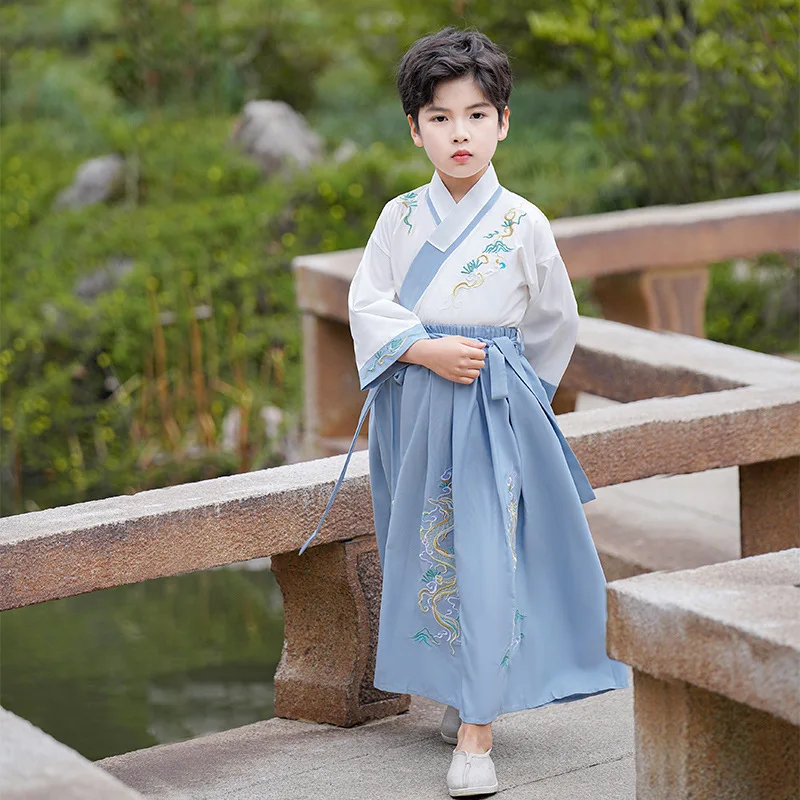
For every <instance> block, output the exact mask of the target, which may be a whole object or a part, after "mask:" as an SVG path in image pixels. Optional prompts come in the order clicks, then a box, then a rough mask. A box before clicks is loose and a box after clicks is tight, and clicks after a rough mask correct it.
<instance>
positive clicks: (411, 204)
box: [400, 192, 417, 233]
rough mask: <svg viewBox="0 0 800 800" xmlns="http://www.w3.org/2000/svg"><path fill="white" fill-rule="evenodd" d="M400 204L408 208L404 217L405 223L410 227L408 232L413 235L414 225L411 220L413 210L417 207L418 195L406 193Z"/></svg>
mask: <svg viewBox="0 0 800 800" xmlns="http://www.w3.org/2000/svg"><path fill="white" fill-rule="evenodd" d="M400 203H401V204H402V205H404V206H405V207H406V215H405V216H404V217H403V222H405V224H406V225H408V232H409V233H411V229H412V228H413V224H412V223H411V222H410V221H409V220H410V218H411V210H412V209H414V208H416V207H417V193H416V192H406V194H404V195H402V196H401V197H400Z"/></svg>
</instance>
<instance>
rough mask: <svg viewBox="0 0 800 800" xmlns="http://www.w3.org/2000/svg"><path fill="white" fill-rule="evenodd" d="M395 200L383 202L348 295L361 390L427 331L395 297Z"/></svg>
mask: <svg viewBox="0 0 800 800" xmlns="http://www.w3.org/2000/svg"><path fill="white" fill-rule="evenodd" d="M396 206H397V203H395V202H393V201H390V202H389V203H387V204H386V206H384V209H383V211H382V212H381V215H380V216H379V217H378V221H377V223H376V224H375V229H374V230H373V231H372V234H371V235H370V237H369V240H368V241H367V245H366V247H365V248H364V254H363V256H362V258H361V262H360V263H359V265H358V269H357V270H356V273H355V275H354V276H353V281H352V283H351V284H350V291H349V294H348V311H349V316H350V332H351V333H352V336H353V345H354V347H355V355H356V366H357V367H358V377H359V382H360V385H361V388H362V389H371V388H373V387H375V386H377V385H378V384H379V383H380V382H381V381H382V380H385V379H386V378H387V377H389V375H390V374H391V373H392V372H393V371H395V368H396V365H397V359H398V358H400V356H402V355H403V353H405V351H406V350H408V348H409V347H411V345H412V344H414V342H417V341H419V340H420V339H428V338H430V337H429V336H428V333H427V331H426V330H425V328H424V326H423V325H422V323H421V322H420V320H419V318H418V317H417V316H416V314H414V313H413V312H412V311H409V310H408V309H407V308H405V307H404V306H402V305H400V303H399V302H398V300H397V291H396V289H395V285H394V280H393V277H392V265H391V258H390V256H389V253H390V247H391V235H392V231H393V229H394V223H396V222H397V221H399V217H398V220H395V217H396V216H398V211H399V209H398V208H396Z"/></svg>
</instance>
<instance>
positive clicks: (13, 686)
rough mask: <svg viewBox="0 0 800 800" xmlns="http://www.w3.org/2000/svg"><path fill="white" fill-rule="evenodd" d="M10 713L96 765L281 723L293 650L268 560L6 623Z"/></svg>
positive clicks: (45, 607) (5, 618)
mask: <svg viewBox="0 0 800 800" xmlns="http://www.w3.org/2000/svg"><path fill="white" fill-rule="evenodd" d="M0 644H2V647H1V648H0V705H2V706H4V707H5V708H7V709H8V710H9V711H13V712H14V713H15V714H18V715H19V716H21V717H24V718H25V719H27V720H28V721H30V722H32V723H33V724H34V725H36V726H37V727H39V728H41V729H42V730H44V731H46V732H47V733H49V734H50V735H51V736H53V737H55V738H56V739H58V740H59V741H60V742H63V743H64V744H66V745H68V746H70V747H72V748H74V749H75V750H77V751H78V752H79V753H81V754H82V755H84V756H86V757H87V758H89V759H92V760H96V759H99V758H105V757H106V756H110V755H116V754H118V753H125V752H128V751H130V750H137V749H139V748H142V747H150V746H152V745H155V744H162V743H165V742H174V741H179V740H182V739H189V738H192V737H195V736H199V735H201V734H205V733H212V732H216V731H221V730H227V729H230V728H235V727H238V726H240V725H247V724H248V723H251V722H256V721H258V720H262V719H268V718H270V717H272V716H273V715H274V708H273V701H274V690H273V676H274V674H275V669H276V667H277V665H278V661H279V660H280V655H281V647H282V644H283V604H282V598H281V593H280V589H279V587H278V585H277V582H276V580H275V577H274V575H273V573H272V572H271V571H270V569H269V566H268V563H267V562H266V560H264V559H261V560H259V561H257V562H246V563H244V564H237V565H233V566H232V567H225V568H221V569H214V570H208V571H205V572H196V573H192V574H188V575H179V576H176V577H172V578H160V579H158V580H152V581H145V582H144V583H139V584H134V585H131V586H119V587H116V588H114V589H106V590H104V591H99V592H92V593H90V594H84V595H79V596H77V597H70V598H65V599H64V600H54V601H52V602H49V603H41V604H39V605H35V606H28V607H27V608H20V609H14V610H11V611H5V612H3V613H2V614H0Z"/></svg>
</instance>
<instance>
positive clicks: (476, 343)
mask: <svg viewBox="0 0 800 800" xmlns="http://www.w3.org/2000/svg"><path fill="white" fill-rule="evenodd" d="M461 342H462V344H466V345H469V346H470V347H477V348H479V349H480V348H484V347H486V342H479V341H478V340H477V339H467V337H466V336H462V337H461Z"/></svg>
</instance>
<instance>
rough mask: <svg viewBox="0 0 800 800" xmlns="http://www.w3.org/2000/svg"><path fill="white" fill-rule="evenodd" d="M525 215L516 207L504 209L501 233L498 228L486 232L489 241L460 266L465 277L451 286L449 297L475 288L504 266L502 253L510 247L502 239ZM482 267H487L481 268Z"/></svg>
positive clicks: (511, 231)
mask: <svg viewBox="0 0 800 800" xmlns="http://www.w3.org/2000/svg"><path fill="white" fill-rule="evenodd" d="M525 216H527V212H523V213H520V211H519V209H517V208H512V209H509V210H508V211H506V213H505V214H504V216H503V224H502V226H501V228H502V233H501V232H500V231H499V230H495V231H492V232H491V233H487V234H486V235H485V236H484V237H483V238H484V239H490V240H491V241H490V242H489V244H487V245H486V247H484V248H483V252H482V253H481V254H480V255H479V256H478V257H477V258H474V259H472V261H469V262H467V264H466V265H465V266H463V267H462V268H461V272H462V274H463V275H466V276H467V277H466V279H465V280H463V281H459V282H458V283H457V284H456V285H455V286H454V287H453V290H452V291H451V292H450V296H451V298H455V296H456V295H457V294H458V293H459V292H460V291H461V290H462V289H476V288H477V287H478V286H481V285H482V284H483V282H484V281H485V280H486V278H488V277H489V276H490V275H494V274H495V273H496V272H499V271H500V270H501V269H505V268H506V266H507V264H506V262H505V261H503V257H502V254H503V253H510V252H511V250H512V248H510V247H509V246H508V245H507V244H506V243H505V241H503V240H504V239H507V238H508V237H509V236H511V234H512V233H514V227H515V226H516V225H519V221H520V220H521V219H522V218H523V217H525ZM484 267H488V268H487V269H483V268H484Z"/></svg>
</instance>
